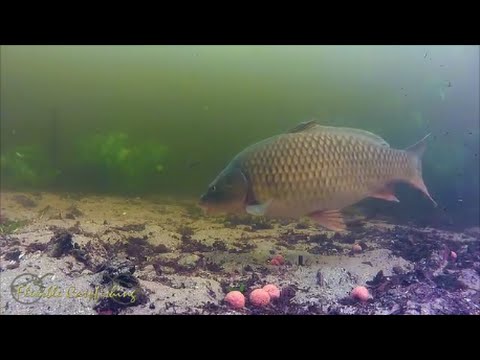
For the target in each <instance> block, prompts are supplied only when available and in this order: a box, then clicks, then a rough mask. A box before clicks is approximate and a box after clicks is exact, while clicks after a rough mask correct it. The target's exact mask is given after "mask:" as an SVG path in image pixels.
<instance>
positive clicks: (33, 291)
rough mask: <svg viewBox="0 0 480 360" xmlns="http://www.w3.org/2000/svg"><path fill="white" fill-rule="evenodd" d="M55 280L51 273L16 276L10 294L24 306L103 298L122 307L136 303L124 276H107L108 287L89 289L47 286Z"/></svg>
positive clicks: (134, 288)
mask: <svg viewBox="0 0 480 360" xmlns="http://www.w3.org/2000/svg"><path fill="white" fill-rule="evenodd" d="M53 280H55V275H54V274H53V273H48V274H45V275H43V276H38V275H35V274H32V273H24V274H20V275H18V276H17V277H16V278H15V279H13V281H12V283H11V284H10V292H11V294H12V297H13V299H14V300H15V301H17V302H19V303H20V304H24V305H31V304H34V303H36V302H37V301H39V300H40V299H52V298H66V299H89V300H93V301H98V300H101V299H104V298H108V299H111V300H112V301H114V302H116V303H117V304H119V305H122V306H129V305H133V304H134V303H135V302H136V301H137V294H136V292H137V290H136V287H135V286H132V285H130V284H129V283H128V282H127V281H125V278H124V276H122V275H118V276H107V279H106V280H107V283H108V284H109V285H108V286H104V287H99V286H93V287H92V288H89V289H86V290H85V289H78V288H76V287H75V286H73V285H72V286H68V287H66V288H62V287H61V286H58V285H55V284H49V282H52V281H53Z"/></svg>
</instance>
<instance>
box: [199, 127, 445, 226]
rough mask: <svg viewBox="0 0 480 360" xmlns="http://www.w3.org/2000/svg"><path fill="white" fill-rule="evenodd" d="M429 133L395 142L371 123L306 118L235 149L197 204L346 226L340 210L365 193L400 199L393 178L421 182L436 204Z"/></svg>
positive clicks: (209, 208) (211, 209)
mask: <svg viewBox="0 0 480 360" xmlns="http://www.w3.org/2000/svg"><path fill="white" fill-rule="evenodd" d="M427 137H428V135H427V136H425V137H424V138H423V139H422V140H420V141H419V142H418V143H416V144H415V145H412V146H410V147H409V148H407V149H405V150H395V149H392V148H390V146H389V145H388V143H387V142H386V141H385V140H383V139H382V138H381V137H379V136H377V135H375V134H372V133H370V132H368V131H364V130H359V129H351V128H341V127H331V126H321V125H319V124H317V123H315V122H314V121H309V122H304V123H301V124H299V125H297V126H296V127H295V128H293V129H291V130H290V131H289V132H287V133H284V134H280V135H276V136H273V137H271V138H268V139H265V140H263V141H260V142H258V143H256V144H253V145H251V146H249V147H247V148H246V149H245V150H243V151H242V152H240V153H239V154H238V155H237V156H235V158H234V159H233V160H232V161H231V162H230V163H229V164H228V165H227V167H226V168H225V169H223V171H221V172H220V174H219V175H218V176H217V177H216V178H215V180H214V181H213V182H212V183H210V185H209V187H208V190H207V191H206V192H205V193H204V194H203V195H202V196H201V198H200V203H199V205H200V206H201V207H203V208H204V210H205V211H206V212H207V213H212V212H213V213H214V212H229V213H245V212H246V213H249V214H251V215H259V216H260V215H261V216H268V217H279V218H300V217H303V216H308V217H310V218H311V219H313V220H315V221H317V222H318V223H319V224H320V225H322V226H324V227H326V228H327V229H330V230H334V231H342V230H345V228H346V226H345V222H344V220H343V216H342V215H341V213H340V210H341V209H343V208H345V207H347V206H350V205H353V204H355V203H357V202H359V201H360V200H362V199H364V198H367V197H373V198H379V199H384V200H387V201H396V202H398V201H399V200H398V199H397V198H396V196H395V195H394V184H395V183H396V182H405V183H408V184H410V185H412V186H413V187H415V188H417V189H419V190H420V191H422V192H423V193H424V194H425V195H426V196H427V197H428V198H429V199H430V200H431V201H432V202H433V203H434V205H435V206H436V203H435V201H434V200H433V199H432V198H431V196H430V194H429V193H428V190H427V188H426V186H425V184H424V182H423V179H422V166H421V158H422V155H423V153H424V151H425V148H426V139H427Z"/></svg>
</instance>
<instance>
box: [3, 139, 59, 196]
mask: <svg viewBox="0 0 480 360" xmlns="http://www.w3.org/2000/svg"><path fill="white" fill-rule="evenodd" d="M0 170H1V174H2V185H6V186H8V187H15V188H16V189H20V188H41V187H45V186H48V185H50V184H52V183H53V181H54V180H55V178H56V177H57V176H58V175H59V171H57V170H56V169H54V168H53V166H52V164H51V161H50V160H49V157H48V152H47V151H46V150H45V149H43V148H42V147H40V146H37V145H30V146H18V147H16V148H14V149H13V150H11V151H9V152H7V153H6V154H2V156H1V158H0Z"/></svg>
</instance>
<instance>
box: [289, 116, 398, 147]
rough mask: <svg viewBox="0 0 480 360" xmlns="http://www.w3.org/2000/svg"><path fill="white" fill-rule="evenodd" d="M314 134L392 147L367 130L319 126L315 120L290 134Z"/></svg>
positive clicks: (294, 129) (291, 130)
mask: <svg viewBox="0 0 480 360" xmlns="http://www.w3.org/2000/svg"><path fill="white" fill-rule="evenodd" d="M306 131H308V132H312V131H324V132H328V133H333V134H347V135H354V136H357V137H361V138H363V139H365V140H369V141H372V142H374V143H375V144H378V145H382V146H386V147H390V145H389V144H388V143H387V142H386V141H385V140H384V139H382V138H381V137H380V136H378V135H375V134H373V133H371V132H369V131H366V130H360V129H353V128H348V127H336V126H324V125H319V124H318V123H317V122H315V120H311V121H305V122H302V123H300V124H298V125H297V126H295V127H294V128H292V129H290V130H289V131H288V133H299V132H306Z"/></svg>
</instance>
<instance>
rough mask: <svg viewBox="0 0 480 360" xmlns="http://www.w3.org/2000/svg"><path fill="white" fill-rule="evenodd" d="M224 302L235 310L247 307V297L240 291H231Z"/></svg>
mask: <svg viewBox="0 0 480 360" xmlns="http://www.w3.org/2000/svg"><path fill="white" fill-rule="evenodd" d="M224 300H225V302H226V303H228V305H230V306H231V307H232V308H234V309H242V308H243V307H245V296H243V294H242V293H241V292H240V291H230V292H229V293H228V294H227V296H225V299H224Z"/></svg>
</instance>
